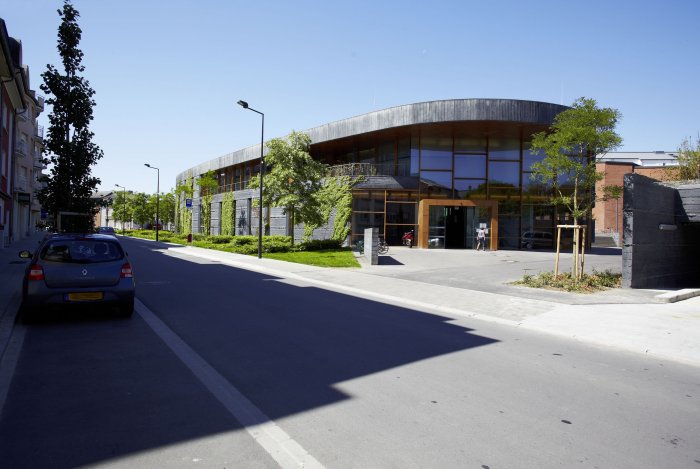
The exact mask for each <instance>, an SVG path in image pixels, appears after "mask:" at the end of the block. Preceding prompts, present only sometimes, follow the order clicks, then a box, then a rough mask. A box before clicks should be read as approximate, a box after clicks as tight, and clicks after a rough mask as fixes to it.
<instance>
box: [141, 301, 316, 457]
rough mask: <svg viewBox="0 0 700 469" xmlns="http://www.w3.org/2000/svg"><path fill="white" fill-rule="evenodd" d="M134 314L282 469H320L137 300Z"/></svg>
mask: <svg viewBox="0 0 700 469" xmlns="http://www.w3.org/2000/svg"><path fill="white" fill-rule="evenodd" d="M135 306H136V308H135V309H136V312H137V313H138V314H139V315H140V316H141V317H142V318H143V320H144V321H145V322H146V323H147V324H148V325H149V326H150V327H151V329H153V331H154V332H155V333H156V334H157V335H158V337H160V338H161V340H163V342H164V343H165V344H166V345H167V346H168V348H170V350H172V352H173V353H174V354H175V355H176V356H177V357H178V358H179V359H180V360H181V361H182V363H184V364H185V366H187V367H188V368H189V369H190V371H192V373H193V374H194V375H195V376H196V377H197V379H199V381H200V382H201V383H202V384H203V385H204V386H205V387H206V388H207V389H208V390H209V392H211V393H212V394H213V395H214V397H216V398H217V400H219V402H221V404H223V406H224V407H225V408H226V410H228V412H229V413H230V414H231V415H232V416H233V417H234V418H235V419H236V420H237V421H238V422H239V423H240V424H241V425H242V426H243V427H244V428H245V430H246V431H247V432H248V434H249V435H250V436H252V437H253V439H254V440H255V442H256V443H258V444H259V445H260V446H261V447H262V448H263V449H264V450H265V451H266V452H267V453H268V454H269V455H270V456H271V457H272V458H273V459H274V460H275V461H276V462H277V464H279V465H280V467H282V468H283V469H292V468H294V469H298V468H305V469H306V468H319V469H320V468H323V467H324V466H323V465H322V464H321V463H320V462H318V461H317V460H316V459H315V458H314V457H313V456H312V455H311V454H309V452H308V451H306V449H304V448H303V447H302V446H301V445H300V444H299V443H297V442H296V441H295V440H294V439H293V438H292V437H291V436H289V435H288V434H287V433H286V432H285V431H284V430H282V428H280V427H279V426H278V425H277V424H276V423H275V422H273V421H272V420H271V419H270V418H269V417H268V416H266V415H265V414H264V413H263V412H262V411H261V410H260V409H258V408H257V407H256V406H255V404H253V403H252V402H251V401H250V400H248V398H246V397H245V396H244V395H243V394H242V393H241V392H240V391H239V390H238V389H237V388H236V387H235V386H233V385H232V384H231V383H230V382H229V381H228V380H227V379H226V378H224V377H223V376H222V375H221V374H220V373H219V372H217V371H216V370H215V369H214V368H213V367H212V366H211V365H210V364H209V363H207V362H206V360H204V359H203V358H202V357H201V356H200V355H199V354H197V352H195V351H194V350H193V349H192V348H191V347H190V346H189V345H187V344H186V343H185V342H184V341H183V340H182V339H181V338H180V337H179V336H178V335H177V334H175V332H173V331H172V329H170V328H169V327H168V326H167V325H166V324H165V323H164V322H163V321H161V320H160V319H159V318H158V317H157V316H156V315H155V314H154V313H153V312H152V311H151V310H150V309H148V308H147V307H146V306H145V305H144V304H143V303H142V302H141V301H139V300H138V299H136V302H135Z"/></svg>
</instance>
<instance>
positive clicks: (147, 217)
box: [130, 192, 155, 227]
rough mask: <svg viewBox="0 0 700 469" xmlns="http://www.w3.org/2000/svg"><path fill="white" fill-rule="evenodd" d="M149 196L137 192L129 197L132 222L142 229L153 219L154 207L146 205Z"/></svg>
mask: <svg viewBox="0 0 700 469" xmlns="http://www.w3.org/2000/svg"><path fill="white" fill-rule="evenodd" d="M148 199H149V196H148V195H147V194H144V193H143V192H137V193H135V194H133V195H132V197H131V201H130V202H131V206H132V208H133V217H134V221H135V222H136V223H138V224H139V225H141V226H142V227H143V226H144V225H145V224H147V223H148V222H150V221H152V220H154V219H155V205H151V204H149V203H148Z"/></svg>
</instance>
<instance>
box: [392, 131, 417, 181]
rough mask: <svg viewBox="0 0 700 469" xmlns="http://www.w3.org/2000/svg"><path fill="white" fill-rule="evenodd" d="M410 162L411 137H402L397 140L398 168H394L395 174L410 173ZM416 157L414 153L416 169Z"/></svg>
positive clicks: (406, 174)
mask: <svg viewBox="0 0 700 469" xmlns="http://www.w3.org/2000/svg"><path fill="white" fill-rule="evenodd" d="M411 163H412V153H411V139H410V138H402V139H400V140H399V152H398V168H396V175H397V176H409V175H411V174H412V171H411ZM417 163H418V157H417V155H416V169H417Z"/></svg>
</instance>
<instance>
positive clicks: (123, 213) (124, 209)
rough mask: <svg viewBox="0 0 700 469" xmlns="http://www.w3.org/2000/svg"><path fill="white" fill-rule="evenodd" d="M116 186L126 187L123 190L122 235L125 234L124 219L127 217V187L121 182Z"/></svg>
mask: <svg viewBox="0 0 700 469" xmlns="http://www.w3.org/2000/svg"><path fill="white" fill-rule="evenodd" d="M115 186H116V187H120V188H122V189H124V190H123V191H122V193H123V194H122V195H123V197H122V208H123V210H122V236H124V220H125V219H126V187H124V186H120V185H119V184H115Z"/></svg>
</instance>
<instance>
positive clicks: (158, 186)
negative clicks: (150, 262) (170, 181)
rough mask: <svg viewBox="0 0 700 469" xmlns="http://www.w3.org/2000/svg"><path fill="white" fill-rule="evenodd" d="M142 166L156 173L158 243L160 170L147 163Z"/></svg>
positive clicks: (157, 227)
mask: <svg viewBox="0 0 700 469" xmlns="http://www.w3.org/2000/svg"><path fill="white" fill-rule="evenodd" d="M143 165H144V166H145V167H147V168H151V169H155V170H156V171H157V172H158V182H157V184H156V241H158V229H159V228H160V226H159V225H160V217H159V216H158V210H159V206H160V169H159V168H156V167H155V166H151V165H150V164H148V163H144V164H143Z"/></svg>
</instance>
